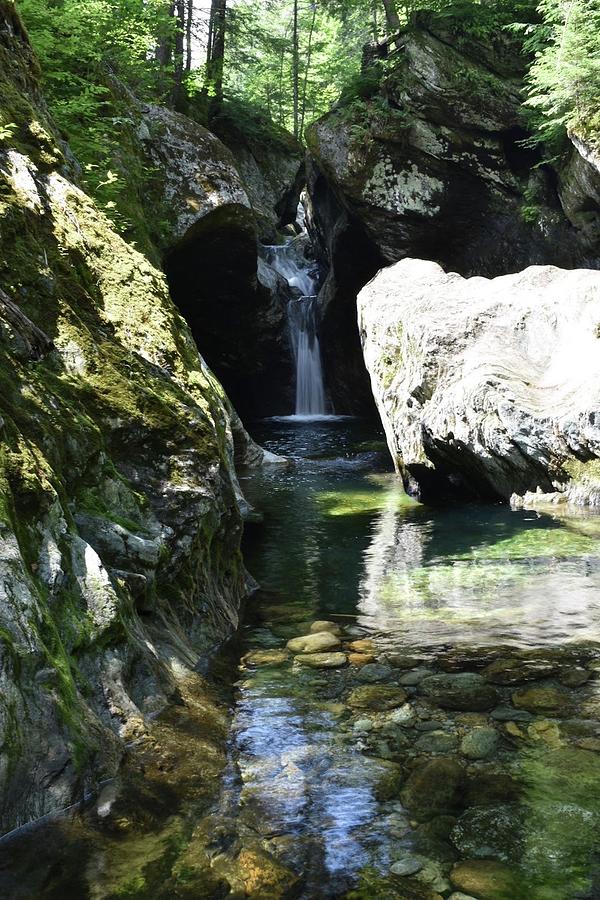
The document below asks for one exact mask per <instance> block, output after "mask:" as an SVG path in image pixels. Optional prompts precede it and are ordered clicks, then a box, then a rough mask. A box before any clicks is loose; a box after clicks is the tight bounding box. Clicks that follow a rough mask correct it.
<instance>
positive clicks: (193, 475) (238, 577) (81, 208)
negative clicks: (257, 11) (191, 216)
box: [0, 0, 246, 831]
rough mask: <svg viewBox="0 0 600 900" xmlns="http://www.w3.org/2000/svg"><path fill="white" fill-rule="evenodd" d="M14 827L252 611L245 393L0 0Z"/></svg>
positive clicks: (1, 455)
mask: <svg viewBox="0 0 600 900" xmlns="http://www.w3.org/2000/svg"><path fill="white" fill-rule="evenodd" d="M3 62H6V65H0V69H1V72H2V74H1V75H0V88H1V90H0V96H1V97H2V99H0V124H2V125H3V126H9V125H11V124H13V123H14V125H15V126H16V127H15V128H7V127H5V128H4V130H3V138H2V143H1V144H0V234H1V241H0V247H1V249H0V545H1V546H2V553H1V554H0V796H1V802H0V808H1V810H2V813H1V815H0V830H2V831H7V830H9V829H11V828H13V827H15V826H17V825H20V824H23V823H25V822H27V821H29V820H31V819H34V818H36V817H38V816H41V815H43V814H45V813H47V812H48V811H50V810H52V809H55V808H58V807H62V806H66V805H67V804H69V803H72V802H74V801H76V800H78V799H80V798H81V797H82V795H83V794H84V792H85V791H86V790H89V789H93V788H94V786H95V785H96V784H97V783H98V781H99V780H100V779H101V778H103V777H105V776H110V775H112V774H114V772H115V771H116V769H117V767H118V765H119V762H120V759H121V757H122V754H123V751H124V748H125V746H126V743H127V741H129V740H131V739H132V738H133V737H137V736H139V735H140V734H141V733H143V732H144V731H145V730H146V729H147V727H148V715H149V714H152V713H156V712H157V711H158V710H160V709H161V708H163V707H164V706H165V705H166V704H167V703H168V700H169V698H171V697H172V696H174V695H176V694H177V693H178V683H179V681H180V679H181V678H189V673H190V670H191V669H193V668H194V666H195V665H196V663H197V661H198V658H199V655H200V654H202V653H203V652H206V650H207V649H208V648H210V647H211V646H212V645H214V644H215V643H216V642H217V641H219V640H221V639H222V638H223V636H224V635H225V634H227V633H228V632H229V631H230V630H231V629H232V628H233V627H235V625H236V622H237V609H238V606H239V602H240V599H241V597H242V596H243V594H244V592H245V588H246V577H245V572H244V568H243V565H242V560H241V555H240V549H239V544H240V536H241V517H240V512H239V505H238V499H237V498H238V497H239V487H238V485H237V480H236V476H235V471H234V468H233V463H232V460H233V437H232V434H233V430H232V424H233V426H234V427H235V425H236V422H235V420H234V421H233V423H232V415H233V413H232V410H231V407H230V404H229V401H228V400H227V397H226V396H225V394H224V392H223V389H222V388H221V386H220V385H219V383H218V382H217V381H216V379H215V378H214V376H213V375H212V373H211V372H210V371H209V370H208V368H207V367H206V365H205V364H204V362H203V360H202V359H201V358H200V356H199V355H198V351H197V349H196V346H195V344H194V342H193V340H192V337H191V335H190V332H189V330H188V328H187V325H186V324H185V322H184V321H183V319H182V318H181V317H180V315H179V314H178V312H177V310H176V309H175V307H174V305H173V304H172V302H171V299H170V297H169V293H168V289H167V286H166V282H165V279H164V277H163V275H162V273H161V272H160V271H159V270H157V269H156V268H155V267H154V266H153V265H152V264H151V263H150V262H149V261H148V259H147V258H146V257H144V256H143V255H141V254H140V253H139V252H137V251H136V250H135V249H134V248H133V247H132V246H131V245H129V244H127V243H126V242H125V241H124V240H123V239H122V238H121V237H120V236H119V235H118V234H117V233H116V232H115V231H114V229H113V227H112V225H111V223H110V222H109V220H108V219H107V218H106V216H104V215H103V214H102V213H101V212H100V211H99V210H98V209H97V208H96V206H95V205H94V203H93V202H92V200H91V199H90V198H89V197H88V196H87V195H86V194H85V193H84V192H83V191H81V190H80V189H79V188H78V187H77V185H76V184H75V183H74V182H73V180H72V179H71V178H70V176H69V167H68V166H67V165H66V164H65V159H67V160H68V159H69V154H68V150H67V149H66V148H64V146H63V145H62V144H61V142H60V140H59V138H58V136H57V133H56V129H55V128H54V126H53V124H52V121H51V120H50V118H49V116H48V113H47V111H46V109H45V107H44V104H43V101H42V99H41V97H40V95H39V92H38V89H37V82H36V77H37V70H36V63H35V60H34V58H33V56H32V54H31V49H30V47H29V44H28V41H27V36H26V33H25V30H24V28H23V26H22V24H21V22H20V20H19V18H18V16H17V15H16V13H15V10H14V6H13V5H12V4H11V3H7V2H4V0H0V63H3Z"/></svg>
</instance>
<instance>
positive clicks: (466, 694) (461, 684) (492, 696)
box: [419, 672, 498, 711]
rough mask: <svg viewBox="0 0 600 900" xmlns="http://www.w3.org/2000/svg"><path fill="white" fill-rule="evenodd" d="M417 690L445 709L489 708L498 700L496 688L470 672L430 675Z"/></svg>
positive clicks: (475, 709) (474, 709) (473, 709)
mask: <svg viewBox="0 0 600 900" xmlns="http://www.w3.org/2000/svg"><path fill="white" fill-rule="evenodd" d="M419 690H420V691H422V692H423V693H424V694H425V695H426V696H427V697H429V698H430V699H431V700H432V701H433V702H434V703H436V704H437V705H438V706H441V707H443V708H445V709H463V710H471V711H477V710H482V709H490V708H491V707H492V706H494V704H495V703H497V701H498V694H497V691H496V689H495V688H493V687H492V686H491V685H490V684H487V682H486V681H485V680H484V679H483V678H482V676H481V675H476V674H473V673H472V672H460V673H458V674H457V675H430V676H428V677H427V678H424V679H423V681H422V682H421V683H420V685H419Z"/></svg>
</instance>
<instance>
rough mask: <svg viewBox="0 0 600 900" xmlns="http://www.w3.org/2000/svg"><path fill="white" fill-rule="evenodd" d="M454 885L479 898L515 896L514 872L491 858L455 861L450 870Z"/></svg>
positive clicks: (498, 898)
mask: <svg viewBox="0 0 600 900" xmlns="http://www.w3.org/2000/svg"><path fill="white" fill-rule="evenodd" d="M450 881H451V882H452V884H453V886H454V887H457V888H458V889H459V890H461V891H465V892H467V893H468V894H471V893H472V894H475V896H476V897H478V898H480V900H507V898H509V897H514V896H515V889H516V887H517V883H518V882H517V880H516V877H515V873H514V872H513V870H512V869H511V868H510V867H509V866H506V865H504V863H501V862H497V861H496V860H492V859H470V860H465V861H464V862H459V863H457V864H456V865H455V866H454V868H453V869H452V871H451V872H450Z"/></svg>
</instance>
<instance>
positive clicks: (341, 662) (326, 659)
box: [294, 652, 348, 669]
mask: <svg viewBox="0 0 600 900" xmlns="http://www.w3.org/2000/svg"><path fill="white" fill-rule="evenodd" d="M294 661H295V662H297V663H300V665H301V666H308V667H309V668H310V669H339V668H341V667H342V666H345V665H346V664H347V662H348V658H347V656H346V654H345V653H314V652H310V653H302V654H300V655H299V656H295V657H294Z"/></svg>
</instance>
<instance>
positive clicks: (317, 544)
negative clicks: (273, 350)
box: [243, 420, 600, 647]
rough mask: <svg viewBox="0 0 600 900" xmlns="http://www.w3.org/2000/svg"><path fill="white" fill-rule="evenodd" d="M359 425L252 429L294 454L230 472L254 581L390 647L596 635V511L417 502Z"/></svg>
mask: <svg viewBox="0 0 600 900" xmlns="http://www.w3.org/2000/svg"><path fill="white" fill-rule="evenodd" d="M365 431H366V433H365ZM368 436H369V434H368V431H367V427H366V426H361V423H360V422H356V421H352V420H330V421H325V422H315V423H307V422H300V423H297V422H294V421H291V422H286V421H285V420H283V421H279V422H268V423H264V424H262V425H261V426H260V427H259V428H257V429H256V437H257V438H258V440H259V441H262V442H263V443H264V445H265V446H267V447H268V448H269V449H272V450H275V451H278V452H280V453H284V454H287V455H289V456H290V457H291V458H292V459H294V460H295V465H294V467H293V468H292V469H291V470H289V471H287V472H281V470H279V469H274V470H266V471H265V472H263V473H261V474H259V475H253V476H252V477H251V478H249V479H247V480H245V481H244V482H243V487H244V490H245V491H246V493H247V495H248V497H249V499H250V500H251V502H253V503H254V504H255V505H256V506H257V508H259V509H260V510H261V512H263V513H264V519H265V521H264V524H263V525H262V526H259V527H258V528H255V529H254V530H253V533H252V534H251V535H249V537H248V539H247V543H246V560H247V565H248V568H249V569H250V571H251V572H252V573H253V574H254V576H255V577H256V579H257V580H258V581H259V582H260V584H261V586H262V587H263V589H265V590H267V591H272V592H275V593H277V594H278V596H279V598H280V601H282V602H285V603H292V604H294V605H298V606H300V607H301V608H302V609H304V610H305V611H306V615H307V617H308V616H310V615H313V614H314V616H315V617H317V616H318V617H321V618H323V617H324V618H327V617H328V616H331V615H339V616H343V615H344V614H345V615H347V616H348V621H349V620H353V621H354V622H355V623H356V624H357V625H359V626H361V627H363V628H364V629H366V630H367V631H368V632H372V633H376V634H379V635H381V638H382V640H383V642H384V643H386V642H387V643H389V644H390V645H394V647H397V645H398V642H401V643H405V644H406V645H408V646H412V647H418V646H420V645H423V646H426V647H430V646H432V645H436V644H444V643H448V642H449V643H451V644H453V645H468V646H477V645H486V644H490V643H496V642H502V643H508V644H513V645H516V646H525V647H527V646H532V645H554V644H556V643H557V642H561V643H562V642H571V641H574V640H577V641H580V640H585V639H586V638H589V639H592V640H594V639H596V638H597V637H598V634H599V631H600V603H599V599H598V598H599V595H598V590H599V588H600V517H597V516H594V515H590V516H588V517H587V518H575V519H568V518H567V519H564V520H562V521H561V520H556V519H553V518H552V517H551V516H549V515H539V514H537V513H536V512H530V511H523V510H520V511H512V510H510V509H509V508H508V507H506V506H503V505H497V506H493V505H489V506H476V505H463V506H452V507H445V508H441V509H439V508H438V509H432V508H427V507H425V506H422V505H420V504H417V503H415V502H414V501H412V500H411V499H410V498H409V497H407V496H406V495H405V494H404V492H403V490H402V486H401V484H400V483H399V480H398V479H397V478H396V477H395V476H394V474H393V472H392V471H391V465H390V463H389V460H388V458H387V455H386V454H385V453H381V452H380V453H377V452H373V451H370V450H368V449H367V450H362V449H361V448H362V447H363V446H365V444H367V446H369V441H368ZM340 621H341V619H340Z"/></svg>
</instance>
